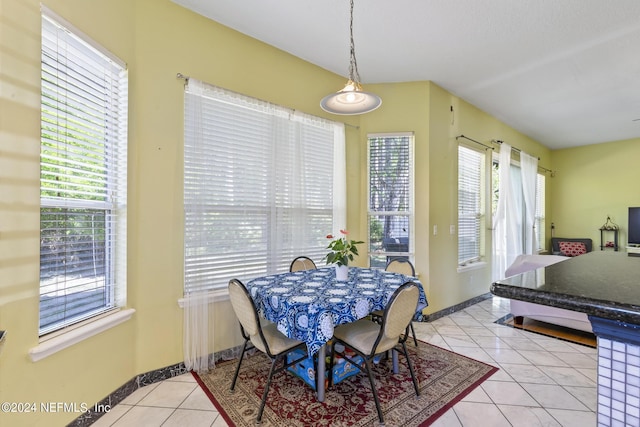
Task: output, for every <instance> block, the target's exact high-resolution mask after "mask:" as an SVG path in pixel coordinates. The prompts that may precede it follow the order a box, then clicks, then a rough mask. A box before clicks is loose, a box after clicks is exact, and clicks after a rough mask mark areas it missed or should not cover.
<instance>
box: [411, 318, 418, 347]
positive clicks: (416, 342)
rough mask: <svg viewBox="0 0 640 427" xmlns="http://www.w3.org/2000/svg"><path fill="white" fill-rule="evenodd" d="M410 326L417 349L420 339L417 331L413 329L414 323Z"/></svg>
mask: <svg viewBox="0 0 640 427" xmlns="http://www.w3.org/2000/svg"><path fill="white" fill-rule="evenodd" d="M409 326H410V327H411V335H413V343H414V344H415V345H416V347H417V346H418V339H417V338H416V330H415V329H413V322H411V323H409Z"/></svg>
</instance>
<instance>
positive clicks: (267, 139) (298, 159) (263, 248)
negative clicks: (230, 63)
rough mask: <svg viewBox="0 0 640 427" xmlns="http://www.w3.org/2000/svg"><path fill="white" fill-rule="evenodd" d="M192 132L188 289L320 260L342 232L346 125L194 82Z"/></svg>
mask: <svg viewBox="0 0 640 427" xmlns="http://www.w3.org/2000/svg"><path fill="white" fill-rule="evenodd" d="M184 126H185V137H184V215H185V225H184V227H185V248H184V257H185V266H184V268H185V292H191V291H196V290H203V289H216V288H226V287H227V285H228V283H229V280H230V279H231V278H238V279H240V280H248V279H250V278H253V277H257V276H260V275H265V274H273V273H279V272H284V271H287V270H288V267H289V264H290V262H291V261H292V260H293V258H294V257H296V256H298V255H306V256H309V257H310V258H312V259H313V260H314V261H315V262H316V263H317V264H322V263H321V261H322V258H323V257H324V255H325V254H326V253H327V250H326V246H327V244H328V241H327V239H326V236H327V234H330V233H333V232H335V231H337V229H338V228H337V227H342V228H344V212H345V204H346V200H345V197H344V187H345V176H344V173H345V172H344V170H345V169H344V167H345V166H344V165H345V163H344V128H343V125H340V124H336V123H334V122H330V121H327V120H323V119H320V118H316V117H312V116H309V115H305V114H301V113H293V111H291V110H289V109H286V108H283V107H279V106H276V105H273V104H270V103H267V102H263V101H259V100H256V99H252V98H249V97H246V96H243V95H239V94H236V93H232V92H229V91H226V90H223V89H221V88H217V87H214V86H211V85H207V84H205V83H202V82H199V81H197V80H195V79H189V80H188V84H187V86H186V88H185V125H184ZM334 204H335V206H334Z"/></svg>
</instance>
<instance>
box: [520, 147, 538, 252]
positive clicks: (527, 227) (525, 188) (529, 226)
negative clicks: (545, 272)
mask: <svg viewBox="0 0 640 427" xmlns="http://www.w3.org/2000/svg"><path fill="white" fill-rule="evenodd" d="M520 169H521V172H522V196H523V198H524V210H525V211H524V215H523V218H524V222H525V223H524V228H523V230H524V236H523V239H524V246H523V248H524V253H525V254H527V255H532V254H535V253H536V251H537V248H538V242H537V240H536V237H537V235H536V232H535V217H536V182H537V178H538V158H537V157H533V156H530V155H528V154H527V153H523V152H521V153H520Z"/></svg>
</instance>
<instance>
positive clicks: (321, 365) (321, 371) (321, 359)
mask: <svg viewBox="0 0 640 427" xmlns="http://www.w3.org/2000/svg"><path fill="white" fill-rule="evenodd" d="M326 350H327V345H326V344H324V345H323V346H322V347H320V350H318V375H317V379H318V381H317V382H316V391H317V396H318V402H324V377H325V370H326V365H325V355H326Z"/></svg>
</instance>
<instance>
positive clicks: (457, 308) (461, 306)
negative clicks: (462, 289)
mask: <svg viewBox="0 0 640 427" xmlns="http://www.w3.org/2000/svg"><path fill="white" fill-rule="evenodd" d="M491 297H493V294H491V292H487V293H486V294H482V295H479V296H477V297H475V298H471V299H469V300H466V301H463V302H461V303H460V304H456V305H453V306H451V307H448V308H445V309H444V310H440V311H436V312H435V313H431V314H428V315H425V316H423V318H422V321H423V322H433V321H434V320H436V319H439V318H441V317H444V316H448V315H449V314H452V313H455V312H456V311H460V310H464V309H465V308H467V307H471V306H472V305H474V304H477V303H479V302H482V301H484V300H486V299H489V298H491Z"/></svg>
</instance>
